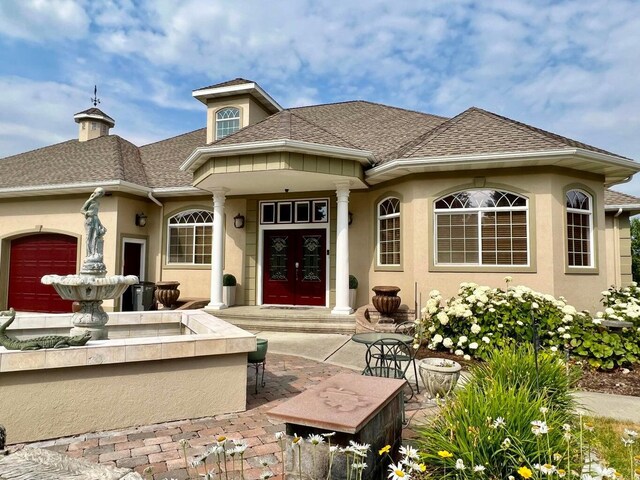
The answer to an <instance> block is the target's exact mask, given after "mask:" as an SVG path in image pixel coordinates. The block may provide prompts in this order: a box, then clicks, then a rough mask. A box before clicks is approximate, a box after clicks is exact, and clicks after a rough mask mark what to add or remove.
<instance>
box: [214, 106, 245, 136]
mask: <svg viewBox="0 0 640 480" xmlns="http://www.w3.org/2000/svg"><path fill="white" fill-rule="evenodd" d="M238 130H240V110H239V109H238V108H234V107H226V108H223V109H221V110H218V111H217V112H216V140H220V139H221V138H224V137H226V136H227V135H231V134H232V133H235V132H237V131H238Z"/></svg>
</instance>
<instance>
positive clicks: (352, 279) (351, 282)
mask: <svg viewBox="0 0 640 480" xmlns="http://www.w3.org/2000/svg"><path fill="white" fill-rule="evenodd" d="M349 288H350V289H352V290H353V289H354V288H358V279H357V278H356V277H355V275H349Z"/></svg>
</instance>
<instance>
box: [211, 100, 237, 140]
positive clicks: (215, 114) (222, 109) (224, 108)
mask: <svg viewBox="0 0 640 480" xmlns="http://www.w3.org/2000/svg"><path fill="white" fill-rule="evenodd" d="M224 110H235V111H236V112H238V115H237V116H235V117H230V118H218V115H219V114H220V112H222V111H224ZM241 115H242V114H241V113H240V109H239V108H238V107H234V106H231V105H229V106H226V107H222V108H219V109H218V110H216V112H215V113H214V116H215V133H216V140H221V139H222V138H226V137H228V136H229V135H231V134H233V133H236V132H237V131H238V130H240V128H241V127H242V119H241ZM229 120H238V130H236V132H231V133H228V134H227V135H225V136H223V137H220V136H219V135H218V123H219V122H227V121H229Z"/></svg>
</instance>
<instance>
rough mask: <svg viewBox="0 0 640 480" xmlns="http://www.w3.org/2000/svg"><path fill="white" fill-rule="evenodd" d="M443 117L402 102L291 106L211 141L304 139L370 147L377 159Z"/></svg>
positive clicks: (313, 141)
mask: <svg viewBox="0 0 640 480" xmlns="http://www.w3.org/2000/svg"><path fill="white" fill-rule="evenodd" d="M445 120H446V118H444V117H438V116H435V115H429V114H425V113H420V112H414V111H411V110H404V109H402V108H396V107H389V106H387V105H380V104H377V103H371V102H365V101H362V100H357V101H353V102H343V103H331V104H326V105H314V106H311V107H298V108H290V109H287V110H283V111H281V112H278V113H276V114H274V115H272V116H270V117H268V118H267V119H265V120H263V121H262V122H259V123H256V124H255V125H251V126H249V127H246V128H244V129H242V130H240V131H238V132H236V133H235V134H233V135H230V136H228V137H225V138H223V139H222V140H218V141H217V142H215V143H214V144H215V145H230V144H238V143H245V142H255V141H263V140H278V139H291V140H304V141H307V142H312V143H321V144H326V145H332V146H340V147H349V148H357V149H360V150H367V151H371V152H372V153H373V154H374V156H375V157H376V159H377V160H378V161H380V160H384V159H386V158H388V157H389V155H390V154H391V153H393V152H394V151H395V150H396V149H397V148H398V147H400V146H401V145H403V144H404V143H405V142H408V141H409V140H412V139H414V138H416V137H418V136H419V135H421V134H422V133H424V132H425V131H430V130H432V129H433V128H435V127H436V126H438V125H440V124H441V123H443V122H444V121H445Z"/></svg>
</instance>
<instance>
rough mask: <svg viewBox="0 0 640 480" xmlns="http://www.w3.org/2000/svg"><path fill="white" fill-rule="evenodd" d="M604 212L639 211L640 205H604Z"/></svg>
mask: <svg viewBox="0 0 640 480" xmlns="http://www.w3.org/2000/svg"><path fill="white" fill-rule="evenodd" d="M604 209H605V211H607V212H608V211H617V210H621V209H622V210H640V203H627V204H625V205H605V206H604Z"/></svg>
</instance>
